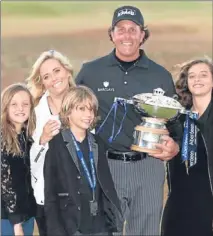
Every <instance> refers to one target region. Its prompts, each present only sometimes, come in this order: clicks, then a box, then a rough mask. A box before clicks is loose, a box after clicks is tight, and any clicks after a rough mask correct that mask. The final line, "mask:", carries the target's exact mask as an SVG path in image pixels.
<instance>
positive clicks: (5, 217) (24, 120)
mask: <svg viewBox="0 0 213 236" xmlns="http://www.w3.org/2000/svg"><path fill="white" fill-rule="evenodd" d="M34 128H35V113H34V104H33V98H32V95H31V94H30V91H29V90H28V89H27V88H26V86H25V85H22V84H12V85H10V86H8V87H7V88H6V89H5V90H4V91H3V93H2V100H1V235H3V236H6V235H16V236H20V235H33V229H34V216H35V209H36V203H35V199H34V196H33V190H32V187H31V180H30V157H29V150H30V147H31V144H32V139H31V137H32V133H33V130H34Z"/></svg>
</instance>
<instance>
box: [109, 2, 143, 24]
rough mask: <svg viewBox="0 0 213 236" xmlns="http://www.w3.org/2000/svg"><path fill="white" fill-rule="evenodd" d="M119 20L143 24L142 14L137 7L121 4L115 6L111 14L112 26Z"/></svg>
mask: <svg viewBox="0 0 213 236" xmlns="http://www.w3.org/2000/svg"><path fill="white" fill-rule="evenodd" d="M121 20H130V21H133V22H135V23H136V24H137V25H141V26H144V19H143V16H142V14H141V11H140V10H139V9H138V8H137V7H133V6H122V7H119V8H117V9H116V10H115V12H114V15H113V19H112V27H114V26H115V25H116V24H117V23H118V22H119V21H121Z"/></svg>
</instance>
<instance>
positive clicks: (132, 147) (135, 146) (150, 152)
mask: <svg viewBox="0 0 213 236" xmlns="http://www.w3.org/2000/svg"><path fill="white" fill-rule="evenodd" d="M130 149H131V150H132V151H135V152H145V153H149V154H159V153H161V150H159V149H149V148H143V147H139V146H137V145H132V146H131V147H130Z"/></svg>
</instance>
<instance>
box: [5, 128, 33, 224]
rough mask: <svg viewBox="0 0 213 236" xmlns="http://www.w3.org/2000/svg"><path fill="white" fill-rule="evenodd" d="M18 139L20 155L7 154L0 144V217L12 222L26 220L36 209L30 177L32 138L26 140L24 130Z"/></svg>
mask: <svg viewBox="0 0 213 236" xmlns="http://www.w3.org/2000/svg"><path fill="white" fill-rule="evenodd" d="M1 138H2V139H3V137H1ZM18 140H19V142H20V146H21V149H22V150H23V154H22V155H20V156H14V155H13V154H11V153H10V154H8V153H7V152H6V151H5V149H4V148H3V147H2V146H1V148H2V149H1V219H8V220H9V221H10V222H11V223H12V224H17V223H21V222H23V221H25V220H28V219H29V218H30V217H32V216H35V211H36V204H35V199H34V196H33V190H32V187H31V179H30V158H29V149H30V147H31V143H32V140H28V141H26V136H25V133H24V132H22V133H21V134H19V135H18ZM1 141H2V140H1Z"/></svg>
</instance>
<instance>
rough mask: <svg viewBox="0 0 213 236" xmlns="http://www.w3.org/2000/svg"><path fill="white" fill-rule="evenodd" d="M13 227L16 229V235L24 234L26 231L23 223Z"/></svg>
mask: <svg viewBox="0 0 213 236" xmlns="http://www.w3.org/2000/svg"><path fill="white" fill-rule="evenodd" d="M13 229H14V234H15V236H24V231H23V228H22V224H21V223H19V224H15V225H14V226H13Z"/></svg>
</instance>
